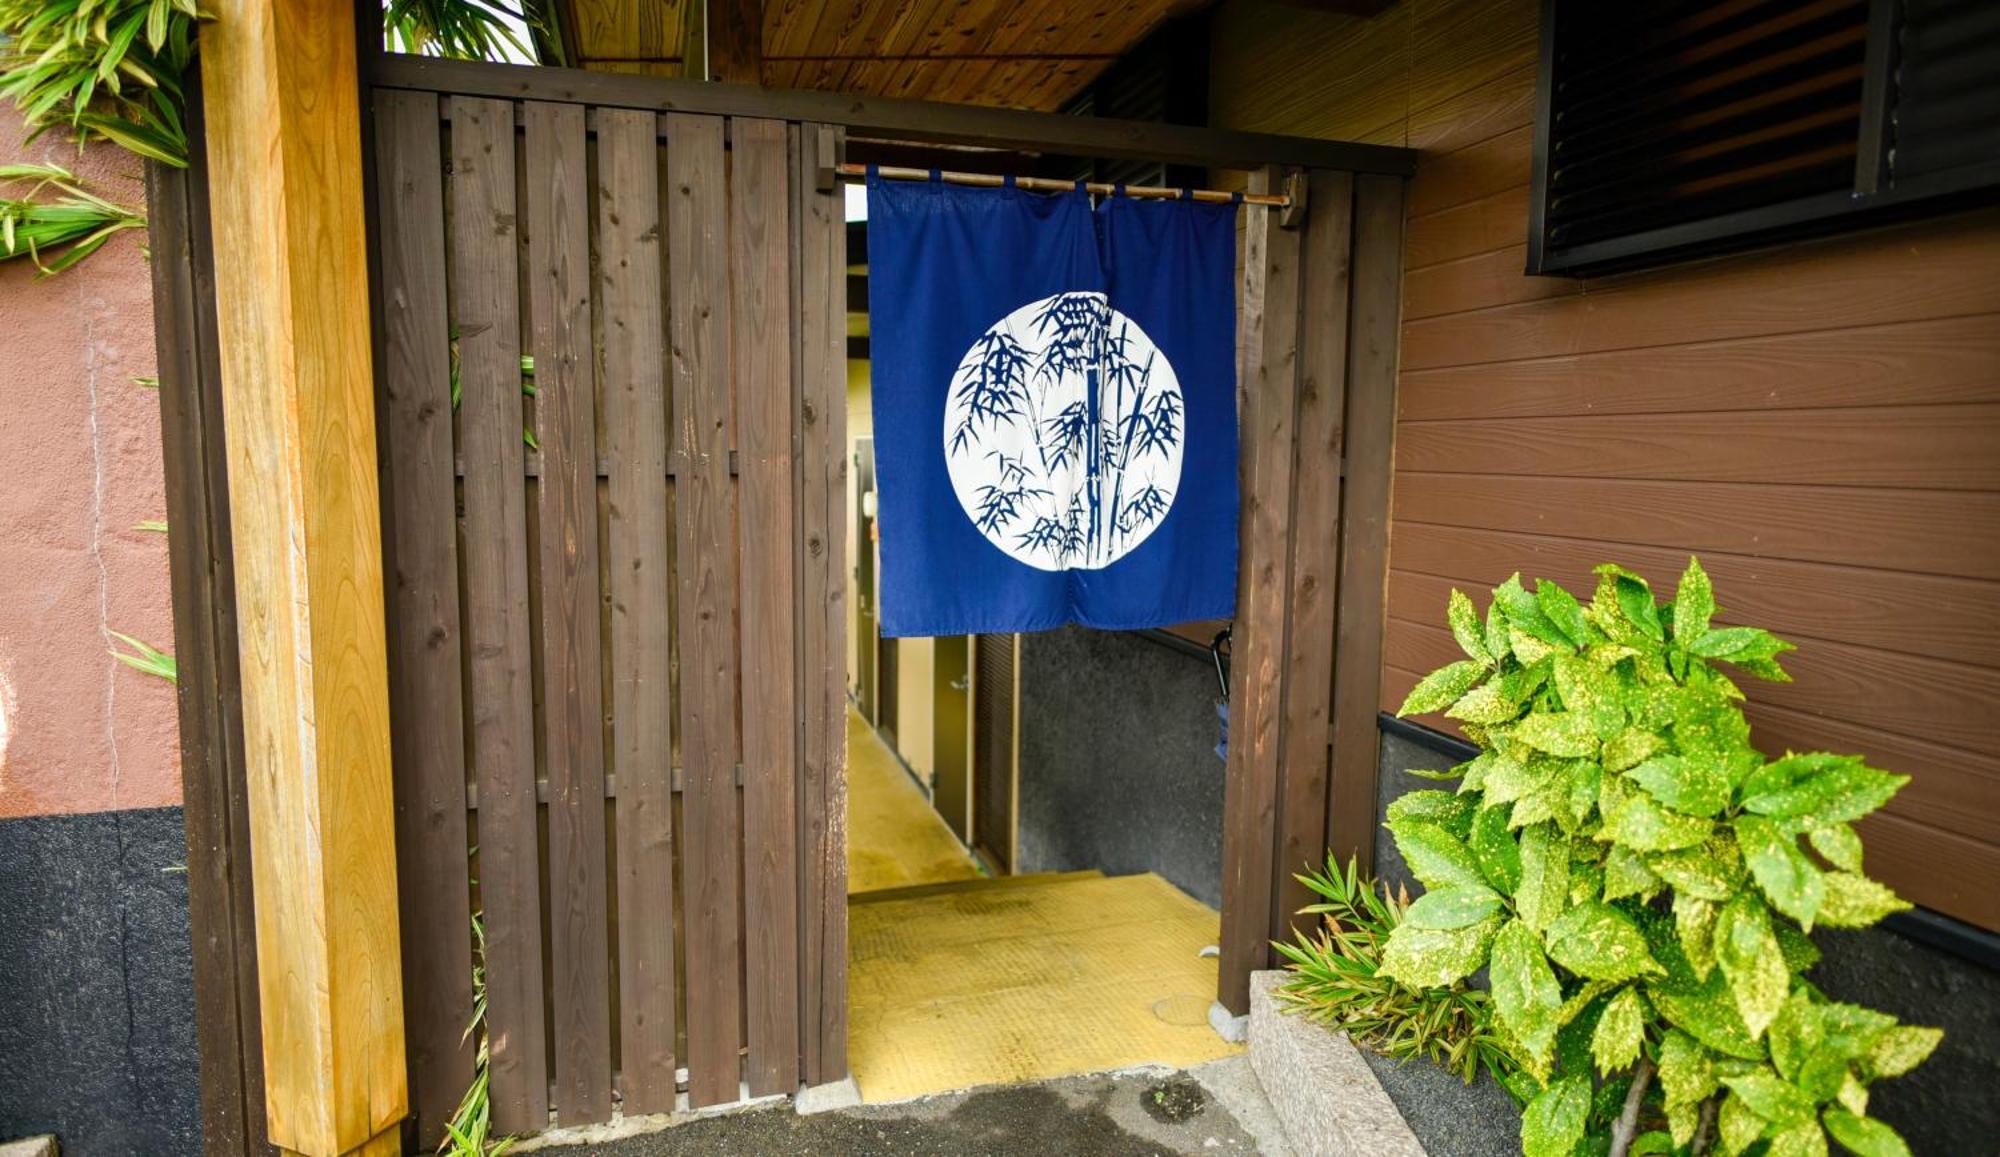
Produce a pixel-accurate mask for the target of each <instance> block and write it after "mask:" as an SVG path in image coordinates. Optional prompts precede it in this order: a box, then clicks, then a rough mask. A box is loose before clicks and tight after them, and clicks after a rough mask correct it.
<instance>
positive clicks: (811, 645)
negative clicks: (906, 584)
mask: <svg viewBox="0 0 2000 1157" xmlns="http://www.w3.org/2000/svg"><path fill="white" fill-rule="evenodd" d="M797 137H798V141H797V148H798V154H797V160H796V161H795V168H794V172H795V173H796V174H797V179H796V180H794V181H793V184H792V188H793V193H794V198H795V200H794V205H795V206H796V207H795V209H794V210H793V214H792V227H793V229H794V230H795V231H796V234H797V237H798V243H797V253H798V255H799V264H798V271H799V276H798V281H797V284H798V289H799V304H798V349H799V371H798V386H797V390H798V403H797V411H796V413H797V421H798V425H799V471H798V477H799V519H798V522H799V529H798V544H799V545H798V548H797V549H798V558H799V566H800V582H799V624H800V641H799V703H800V714H801V719H802V725H803V735H802V737H801V744H800V760H799V772H800V777H799V832H800V840H799V873H800V881H799V888H800V891H799V919H800V929H801V933H800V941H799V948H800V957H799V962H800V963H799V967H800V995H801V1000H800V1006H799V1015H800V1044H801V1047H802V1050H803V1052H804V1061H805V1063H804V1072H803V1074H802V1080H803V1082H804V1083H805V1084H808V1085H821V1084H829V1083H832V1082H834V1081H838V1080H841V1079H843V1078H844V1077H846V1076H847V785H846V767H847V758H846V757H847V670H846V660H845V656H846V654H847V620H848V608H847V573H846V571H847V506H846V503H847V361H846V357H847V353H846V340H845V339H846V332H847V331H846V321H847V316H846V311H847V301H846V292H845V286H844V282H845V280H846V278H845V272H846V269H847V228H846V223H845V212H844V208H845V206H844V204H843V199H842V195H841V193H840V191H839V190H838V188H835V189H832V190H827V191H821V190H819V189H817V188H816V187H815V184H814V182H813V181H812V180H810V179H809V177H810V174H812V173H813V172H815V171H816V170H817V169H818V168H819V167H820V166H821V165H822V164H824V163H827V162H829V161H831V160H833V159H835V157H836V156H837V155H838V151H839V148H840V134H839V132H838V130H836V129H834V128H833V127H831V126H828V125H812V124H807V125H802V126H800V127H799V129H798V131H797Z"/></svg>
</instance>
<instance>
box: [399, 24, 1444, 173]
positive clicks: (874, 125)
mask: <svg viewBox="0 0 2000 1157" xmlns="http://www.w3.org/2000/svg"><path fill="white" fill-rule="evenodd" d="M371 80H372V81H373V83H375V84H377V85H380V86H384V87H388V88H413V89H421V90H426V91H430V92H440V93H457V94H461V95H469V96H489V97H500V98H504V99H507V100H549V101H569V102H572V103H577V104H591V105H600V106H610V107H616V108H643V109H652V110H654V111H656V112H685V113H708V114H711V115H719V116H749V117H767V118H770V119H773V120H795V121H817V122H820V123H822V124H830V125H840V126H844V127H846V128H847V129H849V130H851V131H852V132H854V133H861V134H866V135H870V136H879V137H886V138H890V139H895V140H910V141H924V142H930V143H934V144H962V145H978V146H980V147H982V148H1001V149H1022V150H1027V151H1032V152H1044V153H1055V154H1059V155H1062V156H1072V157H1104V158H1108V159H1114V160H1117V159H1124V160H1140V161H1159V162H1162V163H1164V164H1169V165H1198V166H1201V167H1204V168H1217V169H1255V168H1260V167H1262V166H1264V165H1267V164H1269V165H1295V166H1300V167H1304V168H1313V169H1333V170H1336V171H1339V172H1347V173H1384V174H1388V175H1391V176H1398V177H1407V176H1409V175H1410V174H1411V173H1412V172H1413V171H1415V168H1416V157H1417V153H1416V150H1414V149H1404V148H1397V147H1394V146H1390V145H1363V144H1356V143H1354V142H1351V141H1327V140H1318V139H1316V138H1312V137H1288V136H1280V135H1277V134H1275V133H1246V132H1236V131H1233V130H1230V129H1207V128H1197V127H1195V126H1192V125H1170V124H1164V123H1161V122H1157V121H1128V120H1116V119H1113V118H1109V117H1077V116H1066V115H1063V114H1061V113H1043V112H1027V111H1024V110H1021V109H1007V108H984V107H975V106H973V105H961V104H946V103H943V102H939V101H925V100H898V99H895V98H893V97H876V96H856V95H854V94H853V93H839V92H814V91H810V90H806V89H763V88H752V87H750V86H748V85H738V84H715V83H707V82H702V81H692V80H671V79H664V78H660V77H649V76H622V75H617V74H614V73H605V72H584V71H581V70H578V69H566V68H526V67H523V66H520V65H512V64H486V63H482V62H479V61H468V60H443V59H439V58H436V57H430V56H405V55H400V54H393V53H392V54H390V55H387V56H384V57H383V58H382V60H381V63H380V65H379V66H377V67H376V69H375V73H374V76H373V77H371ZM1272 191H1273V192H1275V191H1276V190H1275V189H1273V190H1272Z"/></svg>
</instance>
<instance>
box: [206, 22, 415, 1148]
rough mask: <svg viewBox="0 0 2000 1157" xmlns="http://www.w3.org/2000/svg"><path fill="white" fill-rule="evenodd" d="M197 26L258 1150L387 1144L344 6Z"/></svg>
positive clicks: (378, 594)
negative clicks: (246, 845) (258, 1070)
mask: <svg viewBox="0 0 2000 1157" xmlns="http://www.w3.org/2000/svg"><path fill="white" fill-rule="evenodd" d="M214 12H215V17H216V18H215V20H214V22H213V23H210V24H206V25H204V26H203V28H202V61H203V65H204V80H205V82H206V89H205V92H204V104H205V107H204V111H205V114H206V117H207V128H208V133H207V151H208V160H209V169H210V173H211V182H212V183H211V198H212V202H211V203H212V214H211V220H212V222H213V227H214V249H215V272H216V278H215V280H216V285H215V294H216V303H217V317H218V333H219V337H220V348H221V374H222V400H223V413H224V428H225V431H226V439H225V440H226V442H227V445H228V457H229V500H230V530H231V534H232V538H233V553H234V563H235V568H236V572H235V573H236V599H237V609H238V614H239V618H240V623H241V629H240V632H239V645H240V657H241V675H242V683H243V729H244V739H245V744H244V746H245V754H246V771H247V777H248V795H249V818H250V836H251V838H250V848H251V871H252V880H253V887H254V892H255V908H256V925H257V965H258V978H259V991H260V996H261V1010H262V1024H263V1044H264V1079H265V1102H266V1110H267V1114H268V1118H269V1139H270V1140H271V1142H272V1143H273V1144H275V1145H277V1146H278V1147H279V1148H281V1149H285V1150H288V1151H292V1152H297V1153H306V1154H314V1155H327V1157H333V1155H336V1154H345V1153H353V1152H365V1153H392V1152H398V1151H400V1130H399V1128H398V1124H399V1122H401V1121H402V1119H403V1117H404V1116H405V1115H406V1114H407V1111H408V1092H407V1088H406V1085H405V1077H404V1058H403V1001H402V970H401V964H400V959H399V953H400V948H399V936H398V929H397V900H396V850H395V821H394V811H393V800H392V796H391V788H390V774H389V709H388V682H387V657H386V646H387V643H386V639H385V632H384V628H383V600H382V557H381V550H382V529H381V524H380V506H379V502H378V496H377V489H376V487H377V484H376V455H375V407H374V387H373V373H372V361H373V358H372V355H371V352H370V347H369V318H368V257H367V248H366V246H367V240H366V231H365V228H364V221H363V216H364V214H363V200H362V151H361V133H360V109H359V93H358V90H357V88H356V86H355V74H356V64H355V35H354V23H353V20H352V18H351V8H350V6H349V5H346V4H344V3H332V2H329V0H219V2H218V3H216V4H215V5H214Z"/></svg>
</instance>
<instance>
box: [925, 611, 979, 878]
mask: <svg viewBox="0 0 2000 1157" xmlns="http://www.w3.org/2000/svg"><path fill="white" fill-rule="evenodd" d="M935 654H936V658H935V666H934V667H933V668H932V669H933V671H934V674H933V676H932V679H933V681H934V684H935V691H934V694H935V696H936V704H937V711H936V716H935V718H934V719H933V730H932V736H933V738H932V751H931V768H932V775H933V777H934V778H933V780H932V784H931V806H932V807H934V808H936V809H937V811H938V814H939V815H941V816H943V817H944V822H945V826H946V827H948V828H950V829H951V830H952V833H953V834H955V835H956V836H958V838H959V839H961V840H964V841H966V842H967V843H970V842H971V841H972V751H971V743H972V718H971V716H970V714H969V711H970V708H971V703H972V695H971V690H972V670H971V665H970V658H971V639H970V638H969V637H968V636H965V635H947V636H944V637H941V638H939V639H938V640H937V642H936V651H935Z"/></svg>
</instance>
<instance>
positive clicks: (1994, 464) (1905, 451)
mask: <svg viewBox="0 0 2000 1157" xmlns="http://www.w3.org/2000/svg"><path fill="white" fill-rule="evenodd" d="M1996 451H2000V404H1995V403H1991V402H1988V403H1982V404H1977V405H1959V406H1914V407H1913V406H1865V407H1856V408H1853V409H1841V410H1828V411H1825V412H1822V413H1816V414H1813V415H1811V416H1810V417H1809V418H1807V419H1806V420H1803V421H1802V420H1801V416H1800V415H1799V414H1796V413H1792V412H1788V411H1781V410H1772V411H1765V412H1755V411H1752V412H1747V413H1746V412H1719V413H1680V414H1621V415H1615V416H1614V415H1601V416H1600V415H1592V416H1590V417H1552V418H1508V419H1497V420H1496V419H1468V420H1457V421H1443V422H1412V423H1409V425H1408V427H1407V428H1406V429H1405V430H1404V431H1403V436H1402V437H1401V438H1400V439H1399V440H1398V441H1397V445H1396V465H1397V467H1398V468H1399V469H1403V470H1416V471H1425V472H1434V473H1457V472H1461V471H1474V472H1478V473H1494V474H1514V475H1521V476H1525V477H1534V478H1631V479H1654V480H1673V481H1687V482H1762V483H1795V484H1800V485H1816V486H1867V487H1879V488H1886V489H1925V490H1967V491H1983V492H1992V491H1996V490H2000V452H1996Z"/></svg>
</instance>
